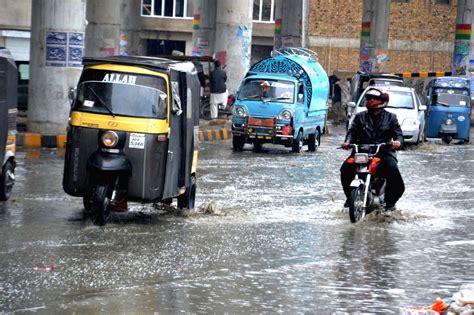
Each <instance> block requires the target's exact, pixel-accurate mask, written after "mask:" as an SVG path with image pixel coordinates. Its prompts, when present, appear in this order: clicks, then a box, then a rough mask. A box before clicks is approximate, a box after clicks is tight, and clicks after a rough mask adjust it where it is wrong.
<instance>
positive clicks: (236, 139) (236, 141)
mask: <svg viewBox="0 0 474 315" xmlns="http://www.w3.org/2000/svg"><path fill="white" fill-rule="evenodd" d="M244 145H245V138H244V136H236V135H233V136H232V148H233V149H234V151H239V152H240V151H242V150H243V149H244Z"/></svg>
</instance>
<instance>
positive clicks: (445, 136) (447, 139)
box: [441, 135, 453, 144]
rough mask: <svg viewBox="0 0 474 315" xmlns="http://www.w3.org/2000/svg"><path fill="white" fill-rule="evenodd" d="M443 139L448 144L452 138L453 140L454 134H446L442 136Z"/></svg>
mask: <svg viewBox="0 0 474 315" xmlns="http://www.w3.org/2000/svg"><path fill="white" fill-rule="evenodd" d="M441 140H442V141H443V142H444V143H446V144H450V143H451V140H453V136H448V135H444V136H442V137H441Z"/></svg>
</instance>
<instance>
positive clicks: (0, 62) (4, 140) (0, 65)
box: [0, 49, 18, 201]
mask: <svg viewBox="0 0 474 315" xmlns="http://www.w3.org/2000/svg"><path fill="white" fill-rule="evenodd" d="M17 90H18V69H17V67H16V64H15V61H14V60H13V57H12V56H11V55H10V53H9V52H8V51H7V50H4V49H0V162H2V164H1V168H0V200H1V201H5V200H8V199H9V198H10V196H11V193H12V189H13V184H14V183H15V165H16V162H15V143H16V114H17V95H18V91H17Z"/></svg>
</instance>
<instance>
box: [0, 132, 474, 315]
mask: <svg viewBox="0 0 474 315" xmlns="http://www.w3.org/2000/svg"><path fill="white" fill-rule="evenodd" d="M342 139H343V135H342V133H341V132H336V131H334V132H332V134H331V135H327V136H324V137H323V138H322V146H321V147H320V149H319V150H318V151H317V152H316V153H309V152H304V153H302V154H300V155H298V154H292V153H289V150H288V149H285V148H284V147H281V146H269V147H268V148H267V147H266V146H264V152H262V153H258V154H257V153H254V152H252V150H251V146H248V147H245V150H244V152H233V151H232V150H231V144H230V141H228V142H222V143H220V144H215V143H214V144H213V143H203V144H202V146H201V150H200V160H199V164H198V179H197V184H198V192H197V200H196V204H197V205H198V206H200V209H198V210H197V211H196V213H192V214H190V215H189V216H181V215H177V214H175V213H174V212H173V211H172V210H173V209H165V208H160V209H155V208H153V207H152V206H151V205H141V204H131V211H130V212H129V213H127V214H114V216H113V217H112V220H111V222H110V223H109V224H107V225H106V226H105V227H102V228H100V227H96V226H94V225H92V223H91V222H90V221H83V220H82V199H81V198H74V197H70V196H68V195H66V194H65V193H64V192H63V190H62V186H61V183H62V171H63V158H64V151H62V150H51V149H41V150H39V149H38V150H26V149H24V150H23V149H22V150H20V151H19V152H18V162H19V164H18V166H17V169H16V175H17V182H16V185H15V187H14V190H13V196H12V199H11V200H10V201H9V202H6V203H0V225H1V228H0V268H1V271H0V305H1V306H0V312H2V311H3V312H7V313H9V312H18V313H29V312H32V311H36V312H38V313H54V312H66V313H73V312H76V313H100V312H107V313H131V312H135V313H138V312H141V313H152V312H160V313H164V314H166V313H178V312H190V313H201V314H207V313H211V312H214V313H225V312H228V313H279V312H281V313H291V314H295V313H310V314H311V313H316V314H326V313H334V312H351V313H352V312H362V313H374V314H375V313H377V314H398V313H399V308H400V307H410V306H427V305H431V304H432V303H433V302H434V300H435V298H436V297H449V296H451V295H452V293H454V292H456V291H457V290H458V288H459V286H460V285H461V284H463V283H473V282H474V264H473V261H474V250H473V249H474V229H473V228H472V227H473V226H474V176H473V174H474V145H455V144H452V145H449V146H448V145H443V144H441V143H440V142H435V143H427V144H423V145H421V146H419V147H418V148H417V147H410V148H408V149H407V150H405V151H402V152H400V153H399V156H398V157H399V167H400V170H401V172H402V176H403V177H404V180H405V185H406V191H405V194H404V195H403V197H402V199H401V200H400V201H399V202H398V204H397V207H398V208H399V209H400V211H396V213H394V214H392V215H383V214H381V215H369V216H367V217H366V218H365V219H364V220H363V221H362V222H359V223H357V224H351V223H350V221H349V214H348V213H347V209H346V210H344V209H343V207H342V204H343V203H344V198H343V192H342V189H341V186H340V182H339V167H340V165H341V163H342V161H343V159H344V158H345V157H346V156H347V155H348V152H346V151H343V150H338V149H336V147H337V146H338V145H339V144H340V143H341V142H342ZM205 210H207V211H205ZM204 212H206V213H204Z"/></svg>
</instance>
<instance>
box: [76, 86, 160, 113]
mask: <svg viewBox="0 0 474 315" xmlns="http://www.w3.org/2000/svg"><path fill="white" fill-rule="evenodd" d="M160 95H162V97H163V96H166V93H164V92H162V91H160V90H158V89H154V88H151V87H147V86H143V85H131V84H121V83H117V82H103V81H85V82H82V83H81V84H80V85H79V87H78V91H77V99H76V101H75V102H74V105H73V109H80V110H82V111H87V112H94V113H107V114H112V115H120V116H133V117H152V118H166V117H167V108H166V102H163V101H161V102H160Z"/></svg>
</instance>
